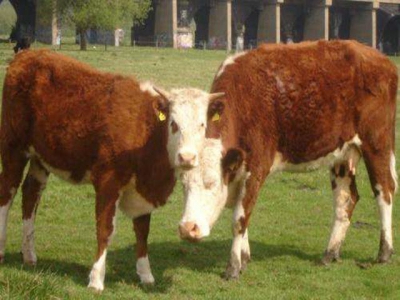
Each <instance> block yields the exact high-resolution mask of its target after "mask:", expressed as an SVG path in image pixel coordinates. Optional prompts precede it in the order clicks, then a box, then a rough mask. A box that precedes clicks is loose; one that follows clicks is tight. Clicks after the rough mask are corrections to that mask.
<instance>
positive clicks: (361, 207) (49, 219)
mask: <svg viewBox="0 0 400 300" xmlns="http://www.w3.org/2000/svg"><path fill="white" fill-rule="evenodd" d="M34 47H39V46H38V45H34ZM11 48H12V45H8V44H1V45H0V81H1V82H2V81H3V78H4V73H5V69H6V66H7V62H8V61H9V60H10V59H11V58H12V56H13V54H12V51H11ZM61 52H62V53H64V54H66V55H70V56H73V57H76V58H77V59H79V60H82V61H86V62H88V63H89V64H91V65H93V66H95V67H97V68H99V69H101V70H107V71H113V72H114V71H115V72H120V73H124V74H134V75H135V76H136V77H137V78H138V79H140V80H151V81H154V82H156V83H157V84H159V85H161V86H163V87H165V88H171V87H178V86H195V87H199V88H203V89H209V86H210V84H211V81H212V79H213V75H214V72H215V70H216V69H217V67H218V65H219V64H220V62H221V61H222V60H223V59H224V57H225V56H226V53H225V52H218V51H195V50H191V51H174V50H171V49H158V50H157V49H152V48H135V49H132V48H119V49H116V48H112V47H109V48H108V51H107V52H104V48H103V47H102V46H98V47H97V48H96V49H93V48H91V49H90V50H89V51H87V52H80V51H77V47H76V46H72V45H67V46H64V45H63V47H62V50H61ZM394 61H395V62H396V63H397V64H398V65H400V59H394ZM398 124H400V122H398ZM398 126H400V125H398ZM397 144H398V145H399V143H397ZM398 149H399V147H398ZM397 157H400V156H399V151H397ZM361 165H362V167H361V168H360V171H359V172H358V174H359V176H358V182H357V183H358V187H359V191H360V195H361V200H360V202H359V204H358V206H357V208H356V210H355V213H354V216H353V225H352V226H351V228H350V229H349V232H348V235H347V239H346V242H345V244H344V246H343V248H342V250H343V251H342V258H343V262H342V263H341V264H332V265H331V266H329V267H322V266H319V265H318V264H317V263H318V261H319V259H320V258H321V256H322V253H323V251H324V249H325V247H326V244H327V240H328V236H329V233H330V226H331V218H332V200H331V199H332V195H331V188H330V183H329V175H328V172H327V171H326V170H321V171H317V172H314V173H307V174H288V173H282V174H277V175H275V176H273V177H271V178H269V179H268V180H267V183H266V185H265V186H264V188H263V189H262V191H261V194H260V197H259V201H258V203H257V206H256V210H255V212H254V214H253V216H252V219H251V226H250V229H249V235H250V246H251V251H252V262H251V263H250V264H249V266H248V269H247V271H246V272H245V273H243V274H242V276H241V278H240V280H239V281H233V282H232V281H229V282H228V281H225V280H223V279H221V277H220V275H221V274H222V272H223V271H224V269H225V266H226V263H227V260H228V257H229V251H230V246H231V229H230V220H231V211H228V210H226V211H225V212H224V213H223V215H222V217H221V218H220V220H219V221H218V223H217V225H216V227H215V228H214V230H213V232H212V235H211V237H209V238H207V239H206V240H204V241H203V242H201V243H198V244H189V243H187V242H182V241H180V240H179V238H178V235H177V223H178V221H179V218H180V215H181V212H182V207H183V204H182V191H181V188H180V186H179V185H178V186H177V187H176V189H175V192H174V194H173V195H172V196H171V198H170V201H169V203H168V204H167V205H166V206H165V207H163V208H161V209H159V210H157V211H156V212H155V213H154V214H153V217H152V224H151V232H150V237H149V249H150V262H151V266H152V270H153V274H154V276H155V278H156V284H155V285H154V286H153V287H143V286H141V285H140V284H139V283H138V278H137V276H136V274H135V258H134V256H135V255H134V248H133V247H134V245H133V244H134V240H135V239H134V235H133V232H132V223H131V221H130V220H128V219H127V218H126V217H124V216H123V215H122V214H120V215H119V218H118V225H117V234H116V235H115V237H114V241H113V243H112V245H111V247H110V248H109V253H108V261H107V273H106V280H105V286H106V289H105V291H104V292H103V293H102V294H101V295H97V294H94V293H93V292H92V291H91V290H88V289H87V288H86V285H87V283H88V278H87V277H88V274H89V271H90V268H91V266H92V263H93V259H94V254H95V250H96V240H95V221H94V192H93V189H92V188H91V187H90V186H72V185H69V184H67V183H64V182H62V181H60V180H58V179H56V178H54V177H51V180H50V182H49V184H48V188H47V190H46V191H45V193H44V195H43V197H42V201H41V204H40V207H39V211H38V215H37V222H36V252H37V255H38V265H37V266H36V267H35V268H31V267H27V266H24V265H22V263H21V256H20V253H19V251H20V243H21V227H22V224H21V210H20V206H21V197H20V195H18V196H17V197H16V199H15V201H14V206H13V207H12V209H11V211H10V217H9V226H8V241H7V248H6V258H5V259H6V261H5V263H4V264H3V265H1V266H0V299H58V298H59V299H202V298H206V299H400V280H399V274H400V257H399V256H398V255H394V257H393V260H392V262H391V263H390V264H388V265H374V264H370V263H372V262H373V261H374V259H375V257H376V254H377V250H378V244H379V220H378V212H377V208H376V204H375V200H374V199H373V197H372V192H371V190H370V187H369V181H368V178H367V175H366V171H365V168H364V166H363V164H361ZM396 198H398V196H397V197H396ZM393 227H394V246H395V249H398V250H399V249H400V229H399V228H400V210H399V208H398V206H397V205H395V206H394V216H393ZM360 265H362V266H366V268H361V267H360Z"/></svg>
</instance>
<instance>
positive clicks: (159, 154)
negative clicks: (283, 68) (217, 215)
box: [0, 50, 220, 291]
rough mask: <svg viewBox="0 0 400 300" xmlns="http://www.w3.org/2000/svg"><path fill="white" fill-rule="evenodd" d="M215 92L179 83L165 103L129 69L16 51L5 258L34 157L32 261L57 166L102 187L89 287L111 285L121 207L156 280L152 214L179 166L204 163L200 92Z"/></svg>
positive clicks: (140, 258) (29, 211)
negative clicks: (115, 71)
mask: <svg viewBox="0 0 400 300" xmlns="http://www.w3.org/2000/svg"><path fill="white" fill-rule="evenodd" d="M189 96H190V97H189ZM218 96H220V95H217V97H218ZM185 97H186V98H189V99H193V98H194V100H191V101H186V100H185ZM208 97H209V94H208V93H205V92H202V91H199V90H194V89H186V90H178V91H173V92H172V93H171V99H170V100H171V101H170V103H166V101H165V100H164V99H163V97H160V95H159V94H158V93H157V92H156V91H155V90H154V89H153V87H152V86H151V85H150V84H148V83H138V82H137V81H136V80H135V79H133V78H130V77H126V76H119V75H112V74H107V73H101V72H98V71H97V70H95V69H93V68H91V67H89V66H87V65H85V64H82V63H80V62H77V61H76V60H74V59H71V58H68V57H65V56H62V55H60V54H56V53H53V52H50V51H43V50H41V51H30V50H27V51H22V52H21V53H19V54H17V55H16V57H15V59H14V60H13V61H12V62H11V64H10V66H9V68H8V70H7V74H6V78H5V82H4V90H3V102H2V119H1V137H0V138H1V139H0V150H1V162H2V173H1V175H0V261H3V259H4V250H5V241H6V226H7V216H8V212H9V208H10V206H11V203H12V200H13V198H14V195H15V193H16V191H17V189H18V187H19V185H20V182H21V180H22V176H23V171H24V169H25V166H26V165H27V163H28V162H29V163H30V166H29V170H28V173H27V175H26V177H25V180H24V183H23V185H22V208H23V242H22V254H23V260H24V262H25V263H27V264H35V263H36V260H37V259H36V254H35V251H34V220H35V214H36V209H37V207H38V204H39V200H40V196H41V193H42V191H43V189H44V188H45V186H46V182H47V178H48V176H49V173H53V174H55V175H57V176H59V177H61V178H63V179H65V180H68V181H69V182H71V183H75V184H78V183H91V184H92V185H93V186H94V189H95V193H96V226H97V242H98V248H97V254H96V262H95V264H94V265H93V268H92V270H91V272H90V282H89V287H91V288H94V289H96V290H99V291H101V290H103V288H104V276H105V261H106V254H107V247H108V245H109V243H110V240H111V237H112V234H113V232H114V230H115V212H116V208H117V206H119V208H121V210H122V211H123V212H124V213H125V214H126V215H127V216H128V217H130V218H132V220H133V224H134V231H135V234H136V240H137V245H136V255H137V263H136V271H137V274H138V275H139V277H140V280H141V282H142V283H152V282H154V278H153V275H152V273H151V269H150V264H149V260H148V256H147V237H148V233H149V225H150V214H151V212H152V211H153V210H154V209H155V208H156V207H158V206H162V205H164V204H165V202H166V200H167V197H168V196H169V195H170V193H171V192H172V190H173V187H174V184H175V176H174V172H175V171H174V168H180V167H184V168H186V169H188V168H193V167H194V166H197V165H198V164H199V157H200V154H199V152H198V151H197V148H198V149H201V147H202V144H203V142H204V135H205V124H206V121H207V120H206V109H207V104H206V105H198V104H197V102H196V99H197V98H198V99H200V100H198V101H201V102H202V101H204V102H205V103H208V101H209V98H208ZM214 98H215V95H214V96H213V95H212V96H211V100H212V99H214ZM197 107H202V109H203V110H201V111H198V110H197V109H196V108H197ZM198 116H201V117H198ZM199 118H200V119H199ZM194 121H198V122H197V123H194ZM171 122H172V124H171ZM178 126H179V128H180V129H179V130H178V129H177V128H178ZM197 130H198V134H197V136H196V134H193V132H194V131H195V132H196V131H197ZM169 134H170V135H171V134H173V136H172V138H171V139H169V140H168V135H169ZM193 144H194V145H196V147H197V148H193V147H192V145H193ZM176 145H178V147H176ZM191 147H192V148H191ZM167 149H169V150H170V151H169V152H168V151H167ZM169 157H171V161H170V160H169ZM195 169H196V168H195Z"/></svg>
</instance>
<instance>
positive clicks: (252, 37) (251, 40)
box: [244, 9, 260, 48]
mask: <svg viewBox="0 0 400 300" xmlns="http://www.w3.org/2000/svg"><path fill="white" fill-rule="evenodd" d="M259 15H260V11H259V10H257V9H254V10H252V12H251V13H250V15H249V16H248V17H247V18H246V20H245V22H244V26H245V31H244V46H245V48H255V47H257V31H258V17H259Z"/></svg>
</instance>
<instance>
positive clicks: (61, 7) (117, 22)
mask: <svg viewBox="0 0 400 300" xmlns="http://www.w3.org/2000/svg"><path fill="white" fill-rule="evenodd" d="M47 1H51V2H53V3H54V1H57V10H58V11H59V15H61V16H62V18H63V20H64V19H66V20H70V21H72V22H73V23H74V24H75V26H76V29H77V32H78V33H79V36H80V46H81V50H86V48H87V41H86V34H85V33H86V31H87V30H88V29H90V28H97V29H103V30H112V31H114V30H115V29H116V28H118V27H120V26H121V25H122V24H123V23H125V22H127V21H129V22H132V20H133V22H134V23H136V24H137V23H141V22H143V20H144V19H145V18H146V17H147V13H148V12H149V10H150V9H151V0H47Z"/></svg>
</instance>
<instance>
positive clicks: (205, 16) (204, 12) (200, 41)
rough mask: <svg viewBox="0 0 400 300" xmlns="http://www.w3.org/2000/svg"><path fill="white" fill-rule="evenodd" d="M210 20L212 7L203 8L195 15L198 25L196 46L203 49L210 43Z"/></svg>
mask: <svg viewBox="0 0 400 300" xmlns="http://www.w3.org/2000/svg"><path fill="white" fill-rule="evenodd" d="M209 20H210V7H208V6H202V7H201V8H200V9H198V10H197V12H196V13H195V15H194V21H195V23H196V31H195V46H196V47H197V48H201V47H202V45H204V43H205V44H207V42H208V23H209Z"/></svg>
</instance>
